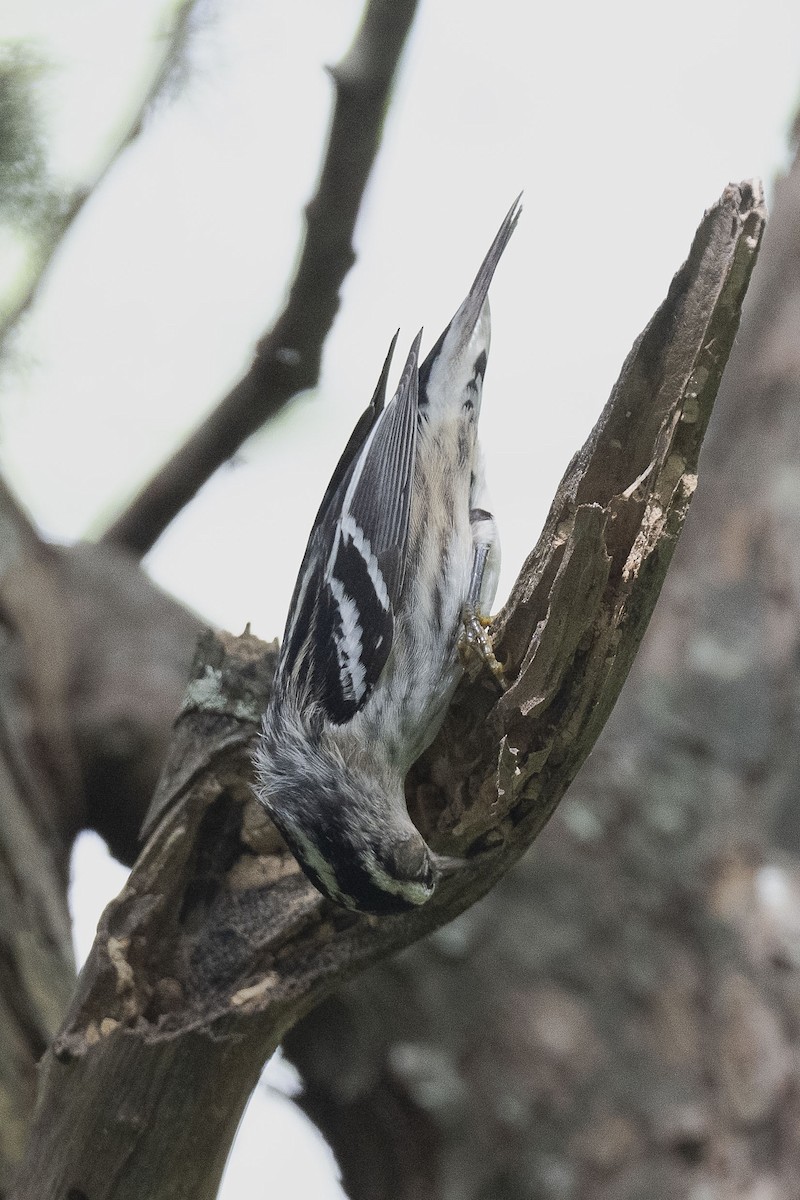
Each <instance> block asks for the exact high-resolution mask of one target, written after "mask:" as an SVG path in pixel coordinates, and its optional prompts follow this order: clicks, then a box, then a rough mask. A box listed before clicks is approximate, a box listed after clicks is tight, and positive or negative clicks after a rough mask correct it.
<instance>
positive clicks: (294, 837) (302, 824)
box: [256, 726, 438, 915]
mask: <svg viewBox="0 0 800 1200" xmlns="http://www.w3.org/2000/svg"><path fill="white" fill-rule="evenodd" d="M268 728H269V730H270V732H267V729H268ZM272 728H274V727H272V726H270V727H265V739H266V738H269V741H270V743H271V744H269V746H268V748H267V750H266V752H265V751H264V744H263V743H262V749H261V750H260V751H259V752H258V753H257V756H256V767H257V776H258V787H257V793H256V794H257V796H258V799H259V800H260V801H261V803H262V804H263V805H264V806H265V808H266V809H267V811H268V813H269V815H270V816H271V818H272V820H273V821H274V823H275V824H276V825H277V827H278V829H279V831H280V832H281V834H282V835H283V838H284V840H285V842H286V843H287V845H288V847H289V849H290V850H291V851H292V854H293V855H294V856H295V858H296V859H297V861H298V863H299V864H300V866H301V867H302V869H303V871H304V872H305V874H306V875H307V876H308V878H309V879H310V880H311V882H312V883H313V884H314V886H315V887H316V888H317V889H318V890H319V891H320V892H322V894H323V896H326V897H327V898H328V899H329V900H333V901H334V902H335V903H336V904H341V905H343V906H344V907H345V908H349V909H354V910H356V911H359V912H368V913H376V914H381V915H383V914H390V913H399V912H404V911H407V910H408V909H412V908H416V907H418V906H419V905H420V904H424V903H425V902H426V901H427V900H429V899H430V897H431V896H432V895H433V892H434V888H435V886H436V880H437V874H438V872H437V869H436V866H435V859H434V855H433V854H432V852H431V851H430V849H429V848H428V845H427V843H426V842H425V839H424V838H423V837H422V835H421V834H420V833H419V831H418V830H417V828H416V827H415V825H414V824H413V822H412V821H411V819H410V817H409V816H408V810H407V809H406V805H405V799H404V796H403V781H402V778H400V777H397V778H394V777H392V776H391V775H390V774H389V773H387V772H385V771H379V770H370V765H369V764H365V763H364V762H363V761H362V762H360V763H356V764H355V765H354V764H352V763H346V762H345V761H344V759H343V758H342V756H341V755H340V754H339V753H337V752H335V751H332V750H331V749H330V747H327V746H324V745H315V746H313V747H312V746H309V744H308V743H307V742H306V743H305V744H304V745H303V746H302V747H301V746H298V747H293V746H292V744H291V739H290V738H287V737H283V738H281V737H280V736H278V738H276V739H273V738H272V736H271V735H270V734H271V730H272Z"/></svg>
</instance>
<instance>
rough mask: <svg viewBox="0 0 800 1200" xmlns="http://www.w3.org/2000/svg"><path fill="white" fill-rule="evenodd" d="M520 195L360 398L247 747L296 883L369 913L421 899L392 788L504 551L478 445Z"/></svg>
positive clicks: (418, 853)
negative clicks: (394, 384) (436, 316)
mask: <svg viewBox="0 0 800 1200" xmlns="http://www.w3.org/2000/svg"><path fill="white" fill-rule="evenodd" d="M519 213H520V205H519V201H516V202H515V203H514V205H513V206H512V208H511V210H510V211H509V213H508V215H507V216H506V218H505V220H504V221H503V224H502V225H501V226H500V229H499V231H498V233H497V236H496V237H495V239H494V241H493V242H492V245H491V247H490V249H489V252H488V254H487V255H486V258H485V259H484V260H483V263H482V265H481V268H480V270H479V271H478V274H477V276H476V278H475V282H474V283H473V285H472V287H471V289H470V292H469V295H468V296H467V298H466V300H465V301H464V303H463V304H462V305H461V307H460V308H459V310H458V312H457V313H456V315H455V316H454V317H453V319H452V321H451V322H450V324H449V325H448V326H447V328H446V329H445V331H444V333H443V334H442V335H441V337H440V338H439V340H438V341H437V342H436V345H435V346H434V347H433V349H432V350H431V352H430V354H429V355H428V357H427V358H426V359H425V361H424V362H423V363H422V365H421V366H420V367H419V368H418V366H417V363H418V354H419V346H420V341H421V337H422V334H421V332H420V333H419V334H418V335H417V337H416V338H415V339H414V343H413V345H412V347H411V351H410V353H409V356H408V359H407V361H406V364H405V367H404V369H403V374H402V377H401V380H400V384H399V387H398V389H397V391H396V393H395V395H394V396H393V398H392V400H391V401H390V403H389V404H387V405H386V406H385V407H384V400H385V395H386V381H387V376H388V373H389V366H390V362H391V357H392V352H393V350H394V345H395V342H396V340H397V335H395V338H394V340H393V341H392V345H391V347H390V349H389V354H388V356H387V358H386V362H385V363H384V366H383V370H382V372H381V377H380V380H379V381H378V386H377V388H376V390H375V394H374V396H373V398H372V402H371V403H370V405H369V407H368V408H367V410H366V412H365V413H364V414H363V415H362V417H361V419H360V420H359V422H358V424H357V425H356V428H355V430H354V431H353V434H352V436H351V438H350V440H349V442H348V444H347V447H346V449H345V451H344V454H343V455H342V457H341V459H340V461H339V464H338V466H337V467H336V470H335V471H334V474H333V478H332V479H331V481H330V483H329V484H328V488H327V491H326V492H325V496H324V498H323V501H322V504H321V506H320V509H319V512H318V513H317V517H316V520H315V522H314V527H313V529H312V531H311V536H310V538H309V540H308V546H307V548H306V553H305V557H304V558H303V563H302V566H301V567H300V574H299V577H298V580H297V584H296V586H295V590H294V596H293V598H292V603H291V608H290V610H289V618H288V621H287V625H286V632H285V634H284V640H283V646H282V648H281V652H280V658H279V662H278V668H277V673H276V677H275V687H274V692H273V695H272V698H271V700H270V703H269V707H268V709H267V712H266V714H265V717H264V726H263V731H262V734H261V736H260V738H259V742H258V748H257V751H256V757H255V766H256V773H257V780H258V796H259V799H260V800H261V801H262V803H263V804H264V805H265V807H266V809H267V811H268V812H269V814H270V816H271V817H272V819H273V821H274V822H275V824H276V825H277V827H278V829H279V830H280V832H281V833H282V834H283V837H284V838H285V840H286V842H287V843H288V845H289V848H290V849H291V850H292V852H293V854H294V855H295V857H296V858H297V860H298V862H299V863H300V866H301V867H302V868H303V870H304V871H305V873H306V875H308V877H309V878H310V879H311V881H312V882H313V883H314V884H315V885H316V887H317V888H319V890H320V891H321V892H322V893H323V894H324V895H325V896H327V897H329V898H330V899H331V900H334V901H336V902H337V903H339V904H343V905H345V906H346V907H347V908H351V909H360V910H363V911H366V912H373V913H393V912H400V911H402V910H404V909H407V908H410V907H412V906H414V905H419V904H423V903H424V902H425V901H426V900H428V899H429V897H430V896H431V894H432V893H433V890H434V887H435V885H436V879H437V874H438V867H437V856H436V855H435V854H434V853H433V852H432V851H431V850H430V848H429V847H428V845H427V844H426V842H425V841H424V839H423V838H422V836H421V835H420V833H419V832H418V830H417V829H416V827H415V826H414V824H413V823H412V821H411V819H410V817H409V815H408V810H407V808H406V803H405V798H404V792H403V781H404V779H405V776H406V773H407V771H408V769H409V767H410V766H411V764H412V763H413V762H414V761H415V759H417V758H418V757H419V755H420V754H421V753H422V751H423V750H424V749H425V748H426V747H427V746H428V745H429V744H430V742H431V741H432V740H433V738H434V736H435V734H436V732H437V730H438V729H439V726H440V724H441V722H442V719H443V717H444V714H445V711H446V709H447V705H448V703H449V701H450V698H451V696H452V694H453V690H454V688H455V686H456V684H457V682H458V679H459V677H460V675H461V672H462V666H461V663H460V660H459V653H458V647H459V641H460V639H461V638H462V637H464V636H465V635H466V636H468V637H469V638H470V640H472V641H473V642H475V641H480V638H481V636H482V634H483V630H482V626H481V625H480V621H479V618H480V616H482V615H484V616H485V615H488V613H489V609H490V605H491V604H492V601H493V600H494V593H495V589H496V587H497V578H498V572H499V564H500V549H499V542H498V537H497V530H496V527H495V522H494V518H493V517H492V515H491V512H490V509H489V504H488V500H487V497H486V492H485V484H484V477H483V463H482V458H481V452H480V448H479V446H478V442H477V424H478V414H479V411H480V403H481V392H482V387H483V377H484V373H485V370H486V360H487V355H488V353H489V337H490V318H489V304H488V300H487V294H488V290H489V284H490V283H491V280H492V276H493V274H494V271H495V268H496V266H497V264H498V262H499V260H500V257H501V255H502V253H503V251H504V250H505V248H506V245H507V244H508V241H509V238H510V237H511V234H512V232H513V231H514V227H515V226H516V223H517V220H518V218H519Z"/></svg>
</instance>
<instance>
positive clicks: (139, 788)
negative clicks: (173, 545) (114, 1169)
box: [0, 483, 200, 1195]
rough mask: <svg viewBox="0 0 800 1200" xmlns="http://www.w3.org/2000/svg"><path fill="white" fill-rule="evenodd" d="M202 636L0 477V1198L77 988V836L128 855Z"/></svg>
mask: <svg viewBox="0 0 800 1200" xmlns="http://www.w3.org/2000/svg"><path fill="white" fill-rule="evenodd" d="M199 629H200V625H199V623H198V621H197V619H196V618H194V617H192V616H191V615H190V614H188V613H186V612H185V611H184V609H183V608H181V607H180V606H179V605H178V604H177V603H176V602H175V601H173V600H171V599H169V597H167V596H165V595H164V594H163V593H162V592H160V591H159V590H158V589H157V588H155V587H154V586H153V585H152V583H150V582H149V581H148V580H147V579H146V577H145V576H144V575H143V574H142V572H141V571H140V569H139V568H138V566H137V565H136V564H135V563H134V562H132V561H131V560H130V559H129V558H128V557H127V556H125V555H121V554H119V553H118V552H116V551H114V550H113V549H111V548H94V547H88V546H76V547H73V548H71V549H69V550H65V549H62V548H60V547H54V546H48V545H46V544H44V543H42V542H41V541H40V540H39V538H38V537H37V535H36V533H35V531H34V529H33V527H32V525H31V523H30V521H29V520H28V519H27V517H26V516H25V514H24V513H23V512H22V510H21V509H20V508H19V506H18V505H17V504H16V502H15V501H14V500H13V498H12V497H11V496H10V495H9V493H8V492H7V490H6V489H5V488H4V487H3V486H2V484H1V483H0V645H2V654H0V1195H4V1194H5V1193H6V1189H7V1187H8V1185H9V1181H10V1178H11V1176H12V1173H13V1169H14V1167H15V1166H16V1165H17V1163H18V1162H19V1160H20V1158H21V1155H22V1151H23V1146H24V1140H25V1133H26V1130H27V1127H28V1123H29V1121H30V1118H31V1114H32V1111H33V1103H34V1099H35V1089H36V1063H37V1062H38V1060H39V1059H40V1058H41V1055H42V1053H43V1051H44V1049H45V1047H46V1046H47V1045H48V1044H49V1042H50V1041H51V1040H52V1037H53V1036H54V1034H55V1032H56V1030H57V1029H58V1026H59V1024H60V1022H61V1021H62V1019H63V1015H64V1011H65V1009H66V1007H67V1005H68V1003H69V1000H70V997H71V995H72V992H73V989H74V986H75V967H74V962H73V956H72V942H71V938H70V927H69V913H68V910H67V896H66V891H67V881H68V874H69V853H70V847H71V844H72V841H73V839H74V837H75V835H76V834H77V833H78V831H79V830H80V829H82V828H85V827H86V826H88V825H92V824H97V825H100V826H101V827H102V828H103V829H104V831H105V834H106V836H107V838H108V840H109V843H110V844H111V845H112V846H113V847H114V849H115V851H116V852H117V853H118V854H119V855H120V856H121V857H122V858H123V859H124V858H126V857H127V859H128V861H131V859H132V849H133V846H134V844H135V839H136V835H137V831H138V828H139V825H140V824H141V820H142V817H143V815H144V804H146V799H145V797H146V795H147V792H148V791H150V790H151V788H152V781H153V778H154V777H155V774H156V773H157V772H158V770H159V768H160V765H161V762H162V761H163V758H164V754H165V753H166V747H167V743H168V740H169V728H170V723H171V721H172V718H173V716H174V714H175V710H176V707H177V702H178V701H177V698H178V696H179V694H180V691H181V689H182V687H183V685H184V681H185V679H186V675H187V672H188V665H189V661H190V657H191V645H192V642H193V641H194V640H195V639H196V637H197V633H198V630H199ZM109 796H113V797H114V801H115V802H114V803H111V804H109V803H108V800H109Z"/></svg>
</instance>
